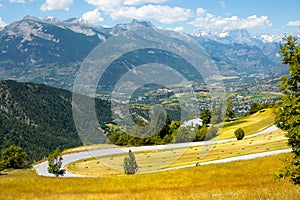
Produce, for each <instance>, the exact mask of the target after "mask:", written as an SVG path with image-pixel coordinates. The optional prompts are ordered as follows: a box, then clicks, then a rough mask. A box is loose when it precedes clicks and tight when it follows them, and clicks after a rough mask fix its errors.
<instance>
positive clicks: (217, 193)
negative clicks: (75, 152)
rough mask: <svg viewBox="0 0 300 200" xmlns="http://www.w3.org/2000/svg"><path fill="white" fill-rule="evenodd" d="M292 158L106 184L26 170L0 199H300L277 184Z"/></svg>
mask: <svg viewBox="0 0 300 200" xmlns="http://www.w3.org/2000/svg"><path fill="white" fill-rule="evenodd" d="M288 155H290V154H288ZM286 156H287V154H285V155H276V156H270V157H266V158H260V159H255V160H249V161H239V162H233V163H227V164H219V165H208V166H201V167H195V168H189V169H181V170H175V171H168V172H162V173H155V174H145V175H128V176H120V177H117V176H114V177H105V178H65V179H64V178H46V177H39V176H37V175H36V174H35V173H34V171H32V170H20V171H15V172H13V173H11V174H9V175H7V176H0V199H5V200H9V199H33V200H34V199H66V200H68V199H105V200H109V199H118V200H119V199H205V200H206V199H251V200H253V199H270V200H275V199H278V200H281V199H300V192H299V187H296V186H294V185H292V184H291V183H289V182H287V181H275V180H273V174H274V172H277V171H278V168H281V167H282V165H283V163H282V162H281V161H280V159H282V158H284V157H286Z"/></svg>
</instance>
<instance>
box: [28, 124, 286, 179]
mask: <svg viewBox="0 0 300 200" xmlns="http://www.w3.org/2000/svg"><path fill="white" fill-rule="evenodd" d="M277 129H278V128H277V127H276V126H271V127H269V128H267V129H265V130H263V131H260V132H258V133H255V134H251V135H248V136H245V137H244V138H245V139H246V138H251V137H255V136H258V135H262V134H266V133H270V132H272V131H275V130H277ZM231 141H236V139H235V138H232V139H226V140H215V141H202V142H190V143H179V144H167V145H156V146H140V147H124V148H119V147H118V148H108V149H101V150H89V151H84V152H78V153H71V154H66V155H63V166H62V167H63V168H65V166H66V165H68V164H69V163H72V162H74V161H77V160H82V159H87V158H91V157H98V156H105V155H113V154H119V153H126V152H128V151H129V149H131V150H132V151H135V152H137V151H148V150H159V149H175V148H187V147H193V146H204V145H213V144H219V143H226V142H231ZM286 152H291V149H285V150H279V151H271V152H263V153H256V154H250V155H244V156H237V157H232V158H226V159H221V160H214V161H208V162H203V163H201V165H208V164H217V163H225V162H232V161H237V160H249V159H254V158H259V157H264V156H269V155H275V154H279V153H286ZM194 166H195V164H192V165H185V166H179V167H173V168H167V169H162V170H155V171H152V172H147V173H153V172H160V171H166V170H174V169H180V168H187V167H194ZM33 168H34V169H35V170H36V172H37V174H38V175H41V176H49V177H51V176H54V175H53V174H51V173H49V172H48V170H47V168H48V161H44V162H42V163H39V164H37V165H34V166H33ZM63 177H83V176H80V175H77V174H72V173H70V172H68V171H66V174H65V175H64V176H63Z"/></svg>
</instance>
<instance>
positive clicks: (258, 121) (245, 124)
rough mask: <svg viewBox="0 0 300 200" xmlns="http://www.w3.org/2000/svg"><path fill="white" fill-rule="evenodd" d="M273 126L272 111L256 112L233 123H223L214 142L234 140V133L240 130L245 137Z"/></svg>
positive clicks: (269, 109)
mask: <svg viewBox="0 0 300 200" xmlns="http://www.w3.org/2000/svg"><path fill="white" fill-rule="evenodd" d="M273 124H274V114H273V109H271V108H268V109H265V111H264V112H257V113H255V114H253V115H250V116H247V117H244V118H242V119H240V120H237V121H234V122H225V123H224V124H223V125H224V128H222V129H221V130H220V131H219V136H218V137H216V138H215V140H221V139H228V138H234V137H235V136H234V131H235V130H236V129H238V128H242V129H244V131H245V135H250V134H253V133H256V132H259V131H262V130H264V129H266V128H268V127H270V126H272V125H273Z"/></svg>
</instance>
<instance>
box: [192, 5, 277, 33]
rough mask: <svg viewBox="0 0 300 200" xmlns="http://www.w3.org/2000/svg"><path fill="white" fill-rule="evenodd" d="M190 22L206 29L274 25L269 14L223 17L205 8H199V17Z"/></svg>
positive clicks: (233, 28)
mask: <svg viewBox="0 0 300 200" xmlns="http://www.w3.org/2000/svg"><path fill="white" fill-rule="evenodd" d="M190 24H192V25H194V26H196V27H199V28H200V27H205V28H206V29H219V30H223V31H228V30H235V29H251V28H264V27H269V26H272V23H271V22H270V20H269V18H268V17H267V16H261V17H258V16H256V15H252V16H249V17H247V18H239V17H237V16H231V17H221V16H217V15H214V14H211V13H209V12H207V11H206V10H205V9H203V8H198V9H197V18H196V19H195V20H194V21H193V22H191V23H190Z"/></svg>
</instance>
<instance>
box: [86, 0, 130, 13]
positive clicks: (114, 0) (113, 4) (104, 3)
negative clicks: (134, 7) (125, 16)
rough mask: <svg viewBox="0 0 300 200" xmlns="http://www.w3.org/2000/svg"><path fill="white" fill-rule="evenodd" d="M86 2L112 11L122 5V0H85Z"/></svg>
mask: <svg viewBox="0 0 300 200" xmlns="http://www.w3.org/2000/svg"><path fill="white" fill-rule="evenodd" d="M85 1H86V2H87V3H88V4H91V5H94V6H97V7H98V8H99V9H101V10H102V11H106V12H109V11H112V10H114V9H118V8H121V7H123V6H124V0H85Z"/></svg>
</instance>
